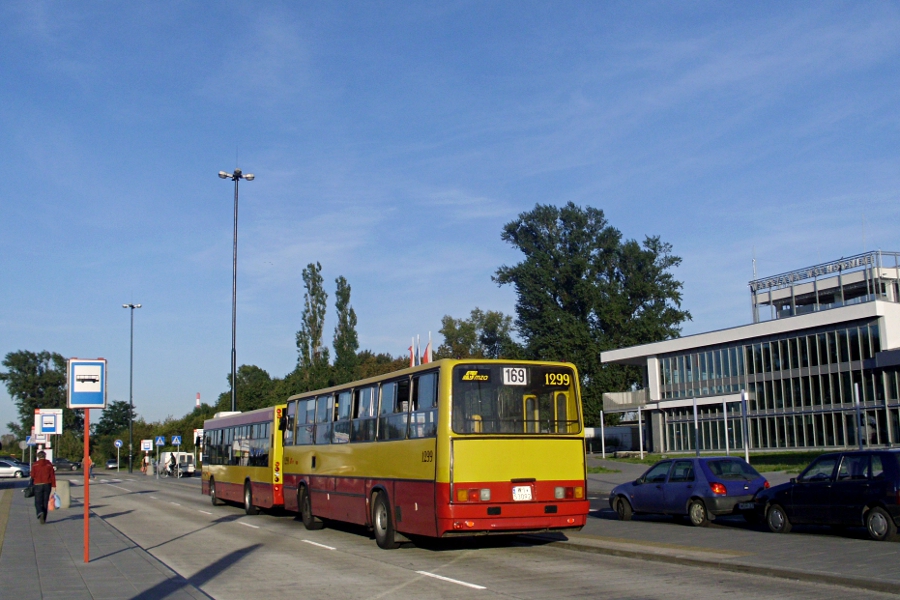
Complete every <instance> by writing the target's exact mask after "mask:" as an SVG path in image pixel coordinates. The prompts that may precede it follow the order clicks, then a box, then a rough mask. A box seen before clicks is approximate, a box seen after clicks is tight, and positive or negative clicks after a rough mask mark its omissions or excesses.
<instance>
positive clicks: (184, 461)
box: [157, 452, 194, 477]
mask: <svg viewBox="0 0 900 600" xmlns="http://www.w3.org/2000/svg"><path fill="white" fill-rule="evenodd" d="M173 455H174V456H175V462H176V463H177V464H178V471H179V474H180V475H181V477H193V476H194V455H193V454H191V453H190V452H160V454H159V464H158V465H157V469H158V470H159V472H160V474H162V472H163V470H164V469H167V468H168V467H169V461H170V460H171V457H172V456H173Z"/></svg>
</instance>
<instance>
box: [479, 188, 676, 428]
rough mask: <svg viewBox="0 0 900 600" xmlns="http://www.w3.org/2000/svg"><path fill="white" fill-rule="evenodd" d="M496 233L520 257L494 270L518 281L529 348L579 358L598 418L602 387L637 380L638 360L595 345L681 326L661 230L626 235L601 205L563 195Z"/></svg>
mask: <svg viewBox="0 0 900 600" xmlns="http://www.w3.org/2000/svg"><path fill="white" fill-rule="evenodd" d="M501 237H502V239H503V240H504V241H506V242H509V243H510V244H512V245H513V246H515V247H516V248H518V249H519V250H520V251H521V252H522V253H523V254H524V255H525V259H524V260H523V261H522V262H520V263H518V264H516V265H513V266H511V267H508V266H505V265H504V266H502V267H500V268H499V269H498V270H497V273H496V275H495V277H494V278H493V279H494V281H495V282H496V283H497V284H498V285H513V286H515V288H516V295H517V300H516V326H517V329H518V332H519V335H520V336H521V338H522V339H523V340H524V342H525V353H526V355H527V357H528V358H534V359H552V360H567V361H571V362H573V363H575V364H576V365H577V366H578V370H579V372H580V375H581V378H582V381H581V383H582V393H583V398H584V404H585V414H586V421H587V423H588V424H598V423H599V413H600V410H601V409H602V406H603V404H602V394H603V392H617V391H622V390H627V389H629V388H630V387H631V386H632V385H633V384H640V383H642V382H643V381H642V380H643V373H642V372H641V371H640V370H639V369H638V368H636V367H626V366H620V365H603V364H601V362H600V353H601V351H604V350H611V349H614V348H619V347H623V346H632V345H636V344H646V343H651V342H657V341H661V340H665V339H669V338H672V337H678V336H679V335H680V333H681V323H683V322H684V321H685V320H688V319H690V318H691V315H690V313H689V312H687V311H684V310H681V288H682V284H681V282H679V281H677V280H676V279H675V277H674V276H673V275H672V273H671V269H673V268H675V267H677V266H678V265H679V264H681V259H680V258H679V257H677V256H674V255H672V253H671V252H672V246H671V245H670V244H667V243H664V242H662V241H660V238H659V237H646V238H645V239H644V242H643V243H642V244H639V243H638V242H636V241H634V240H625V241H623V239H622V234H621V232H619V231H618V230H617V229H615V228H614V227H612V226H611V225H609V223H608V222H607V221H606V217H605V216H604V214H603V211H602V210H599V209H596V208H592V207H587V208H581V207H578V206H575V205H574V204H573V203H571V202H570V203H568V204H567V205H566V206H564V207H562V208H557V207H554V206H546V205H540V204H538V205H536V206H535V208H534V210H532V211H531V212H526V213H522V214H520V215H519V217H518V218H517V219H516V220H515V221H512V222H510V223H507V224H506V226H504V228H503V233H502V236H501Z"/></svg>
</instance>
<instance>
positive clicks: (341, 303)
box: [333, 276, 359, 384]
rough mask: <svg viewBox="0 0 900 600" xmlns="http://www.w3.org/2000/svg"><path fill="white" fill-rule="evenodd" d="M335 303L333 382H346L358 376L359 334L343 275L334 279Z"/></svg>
mask: <svg viewBox="0 0 900 600" xmlns="http://www.w3.org/2000/svg"><path fill="white" fill-rule="evenodd" d="M335 283H337V291H336V292H335V304H336V308H337V316H338V323H337V326H336V327H335V328H334V378H333V379H334V383H335V384H340V383H347V382H350V381H354V380H356V379H358V378H359V355H358V354H357V351H358V350H359V336H357V334H356V311H355V310H353V307H352V306H350V284H349V283H347V280H346V279H344V277H343V276H341V277H338V278H337V279H336V280H335Z"/></svg>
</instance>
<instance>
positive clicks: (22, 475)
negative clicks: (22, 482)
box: [14, 471, 25, 479]
mask: <svg viewBox="0 0 900 600" xmlns="http://www.w3.org/2000/svg"><path fill="white" fill-rule="evenodd" d="M14 477H15V478H16V479H22V478H23V477H25V474H24V473H22V471H16V474H15V475H14Z"/></svg>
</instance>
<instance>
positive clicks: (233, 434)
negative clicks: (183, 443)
mask: <svg viewBox="0 0 900 600" xmlns="http://www.w3.org/2000/svg"><path fill="white" fill-rule="evenodd" d="M284 409H285V405H284V404H280V405H277V406H273V407H270V408H261V409H259V410H254V411H249V412H245V413H240V412H238V413H234V412H227V413H216V414H215V415H214V416H213V418H212V419H209V420H207V421H205V422H204V424H203V470H202V477H203V481H202V491H203V493H204V494H207V495H209V497H210V500H212V503H213V505H214V506H215V505H217V504H219V503H220V502H221V501H222V500H227V501H230V502H237V503H243V505H244V510H245V511H246V512H247V514H248V515H255V514H257V513H258V512H259V509H260V508H267V509H268V508H274V507H281V506H283V505H284V490H283V488H282V485H283V481H282V478H283V474H282V464H283V459H282V433H281V429H280V428H279V425H280V424H281V423H282V422H283V415H284Z"/></svg>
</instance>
